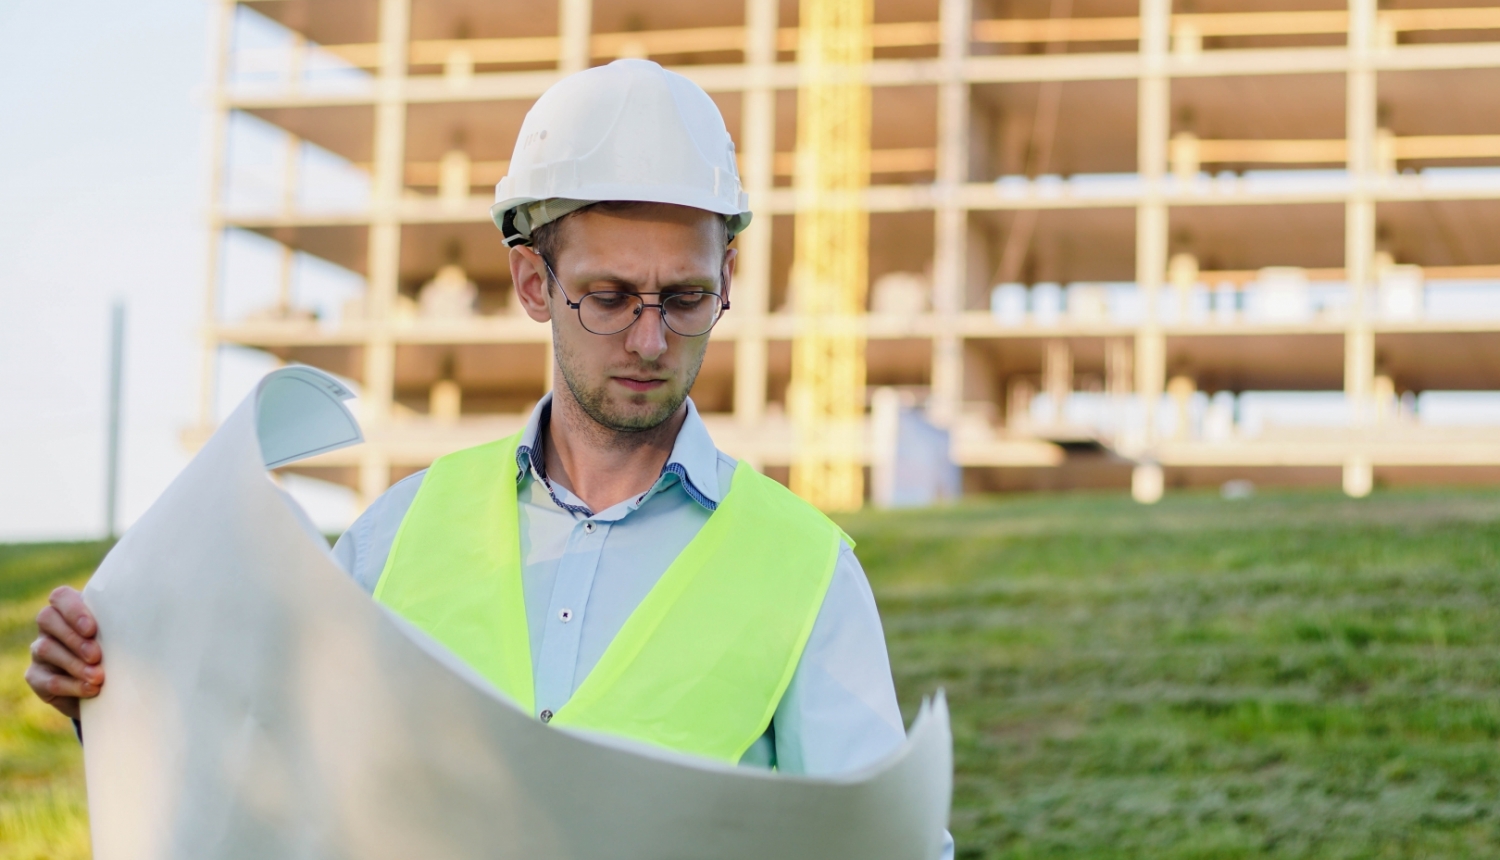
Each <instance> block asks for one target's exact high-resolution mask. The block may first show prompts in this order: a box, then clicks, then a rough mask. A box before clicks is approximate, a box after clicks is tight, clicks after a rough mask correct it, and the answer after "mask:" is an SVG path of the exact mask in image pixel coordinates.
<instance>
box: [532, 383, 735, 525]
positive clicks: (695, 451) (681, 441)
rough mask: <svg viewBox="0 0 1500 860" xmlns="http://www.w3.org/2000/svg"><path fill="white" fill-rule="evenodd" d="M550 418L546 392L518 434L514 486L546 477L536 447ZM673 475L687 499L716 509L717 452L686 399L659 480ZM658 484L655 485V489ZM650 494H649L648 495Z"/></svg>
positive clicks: (718, 495) (549, 397)
mask: <svg viewBox="0 0 1500 860" xmlns="http://www.w3.org/2000/svg"><path fill="white" fill-rule="evenodd" d="M551 418H552V392H550V391H549V392H547V394H546V395H545V396H543V397H542V399H541V400H539V401H537V404H536V408H534V409H532V410H531V417H530V418H527V419H526V427H525V429H523V430H522V431H521V444H520V446H519V447H518V448H516V483H518V484H519V483H520V482H521V481H522V480H524V479H525V477H526V475H527V473H528V472H535V473H536V474H537V475H538V476H541V475H545V474H546V464H545V463H544V462H543V457H542V448H541V446H540V445H538V444H537V439H538V436H539V435H540V433H541V431H542V427H543V426H545V424H546V422H547V421H549V420H551ZM667 475H676V476H677V478H678V479H679V480H680V481H682V488H683V490H685V491H686V492H687V494H688V497H689V498H691V499H692V500H693V501H695V502H697V503H698V504H699V505H701V506H703V507H704V508H705V509H707V510H709V511H713V510H714V509H715V508H717V507H718V506H719V502H720V501H722V499H723V494H722V492H721V489H720V487H719V449H718V448H717V447H715V446H714V440H713V438H712V437H711V436H709V435H708V427H706V426H704V424H703V418H702V416H700V415H699V414H698V407H697V406H695V405H694V404H693V399H692V398H691V397H689V398H688V399H687V418H686V419H685V420H684V421H683V422H682V428H681V429H679V430H678V431H677V439H676V440H675V441H673V443H672V454H671V456H669V457H668V458H667V462H666V464H665V465H664V466H662V470H661V477H663V478H665V477H666V476H667ZM660 486H661V482H660V481H658V482H657V488H659V487H660ZM647 492H648V493H649V492H650V491H649V490H648V491H647Z"/></svg>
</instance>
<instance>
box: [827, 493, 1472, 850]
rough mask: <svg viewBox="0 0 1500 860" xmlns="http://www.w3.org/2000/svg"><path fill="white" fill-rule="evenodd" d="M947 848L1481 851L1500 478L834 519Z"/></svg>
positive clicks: (1038, 502)
mask: <svg viewBox="0 0 1500 860" xmlns="http://www.w3.org/2000/svg"><path fill="white" fill-rule="evenodd" d="M846 525H847V527H848V528H849V530H850V531H851V533H852V534H853V535H854V536H855V537H856V538H857V539H859V540H860V541H861V542H860V547H859V551H860V556H861V558H862V559H863V560H864V562H865V565H866V567H867V568H868V570H869V573H870V576H871V580H872V582H873V583H874V585H875V589H876V594H877V598H878V599H879V601H880V605H881V609H882V612H883V614H884V616H885V618H886V625H887V627H886V633H887V637H888V639H889V641H890V645H891V652H892V660H893V664H894V666H895V672H896V675H897V683H898V688H899V689H900V690H901V692H902V694H903V699H904V701H903V704H904V705H905V706H906V708H907V709H908V712H909V711H910V709H911V708H912V705H913V702H914V700H915V698H916V697H917V696H918V695H920V694H921V693H923V692H927V691H930V690H932V689H933V688H935V687H937V686H939V685H941V686H944V687H946V688H947V690H948V694H949V697H950V701H951V703H952V707H953V718H954V732H955V744H956V749H955V752H956V756H957V769H958V778H957V785H956V797H955V810H954V821H953V828H954V831H955V836H956V838H957V839H958V842H959V846H960V852H959V853H960V856H961V857H996V858H999V857H1005V858H1022V857H1089V858H1163V860H1165V858H1231V857H1319V858H1344V857H1350V858H1352V857H1464V856H1484V855H1489V856H1495V855H1496V854H1497V853H1500V819H1497V817H1496V816H1497V813H1500V767H1497V765H1500V747H1497V743H1496V741H1497V738H1500V695H1497V693H1500V649H1497V648H1496V644H1497V639H1500V623H1497V622H1500V601H1497V599H1496V598H1497V597H1500V494H1495V493H1493V492H1487V493H1451V492H1444V493H1431V494H1428V493H1414V492H1406V493H1399V494H1394V493H1393V494H1387V495H1384V496H1379V497H1376V498H1372V499H1369V500H1366V501H1363V502H1353V501H1347V500H1343V499H1341V498H1339V497H1337V496H1333V495H1314V494H1289V495H1277V496H1274V497H1269V498H1267V497H1261V498H1257V499H1253V500H1250V501H1244V502H1225V501H1221V500H1219V499H1217V498H1215V497H1212V496H1204V495H1198V496H1193V495H1183V496H1176V497H1173V498H1169V499H1168V500H1166V501H1165V502H1163V503H1162V504H1161V505H1158V506H1157V507H1155V508H1149V509H1148V508H1139V507H1136V506H1133V505H1132V504H1131V503H1130V502H1129V501H1128V500H1122V499H1116V498H1106V497H1088V496H1082V497H1079V496H1074V497H1068V498H1057V497H1052V498H1032V499H1018V500H1011V501H1006V502H1001V503H989V504H976V505H972V506H963V507H960V508H957V509H950V510H947V511H931V512H920V513H911V514H904V515H901V514H898V515H891V514H867V515H863V516H859V517H853V518H849V519H848V520H846Z"/></svg>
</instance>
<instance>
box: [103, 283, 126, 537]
mask: <svg viewBox="0 0 1500 860" xmlns="http://www.w3.org/2000/svg"><path fill="white" fill-rule="evenodd" d="M124 364H125V303H124V302H123V301H121V300H119V299H116V300H115V303H114V306H113V307H112V308H111V309H110V330H109V416H108V421H109V434H108V441H107V442H106V444H107V445H108V448H107V449H106V451H105V455H106V456H105V462H106V465H105V476H104V528H105V530H106V532H107V534H108V536H109V539H110V540H114V539H115V538H116V537H118V536H119V534H120V531H119V520H118V519H117V513H118V510H119V495H120V383H121V377H122V376H123V375H124V374H123V372H122V371H123V369H124Z"/></svg>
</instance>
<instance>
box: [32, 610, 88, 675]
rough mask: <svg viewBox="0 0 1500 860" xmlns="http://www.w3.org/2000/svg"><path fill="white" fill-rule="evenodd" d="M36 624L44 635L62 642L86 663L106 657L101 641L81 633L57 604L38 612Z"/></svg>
mask: <svg viewBox="0 0 1500 860" xmlns="http://www.w3.org/2000/svg"><path fill="white" fill-rule="evenodd" d="M36 626H37V629H38V630H40V631H41V632H42V634H43V635H44V636H50V637H52V638H53V639H56V640H57V641H58V642H61V643H62V645H63V647H65V648H67V649H68V650H69V651H72V652H73V654H75V655H76V656H77V657H79V658H80V659H82V660H83V661H84V662H86V663H98V662H99V661H100V660H101V659H103V657H104V652H103V651H102V650H101V649H100V648H99V643H98V642H95V641H94V640H92V639H86V638H84V637H83V636H81V635H79V633H78V631H77V630H74V629H73V625H71V624H69V623H68V622H67V620H66V619H64V618H63V616H62V613H61V612H59V611H58V610H57V607H55V606H47V607H44V608H43V609H42V611H41V612H38V613H37V615H36Z"/></svg>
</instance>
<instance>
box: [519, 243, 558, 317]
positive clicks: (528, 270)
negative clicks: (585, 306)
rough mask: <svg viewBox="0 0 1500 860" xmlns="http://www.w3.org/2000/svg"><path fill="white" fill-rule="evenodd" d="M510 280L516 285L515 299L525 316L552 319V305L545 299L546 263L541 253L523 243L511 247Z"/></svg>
mask: <svg viewBox="0 0 1500 860" xmlns="http://www.w3.org/2000/svg"><path fill="white" fill-rule="evenodd" d="M510 280H511V283H513V284H515V285H516V300H517V301H519V302H520V303H521V308H522V309H523V310H525V311H526V315H527V316H529V317H531V318H532V319H534V320H536V321H537V322H547V321H548V320H550V319H552V305H551V303H550V302H548V301H547V281H548V276H547V264H546V263H544V262H543V261H542V255H541V254H538V253H537V252H536V251H535V250H534V249H532V248H528V247H526V246H525V245H517V246H516V247H514V248H511V249H510Z"/></svg>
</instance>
